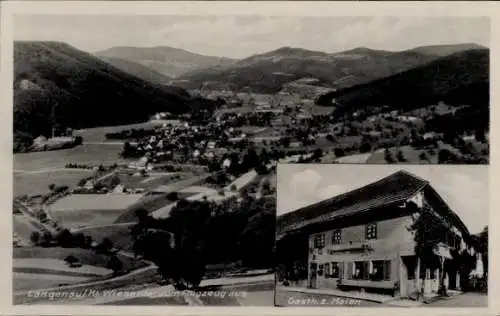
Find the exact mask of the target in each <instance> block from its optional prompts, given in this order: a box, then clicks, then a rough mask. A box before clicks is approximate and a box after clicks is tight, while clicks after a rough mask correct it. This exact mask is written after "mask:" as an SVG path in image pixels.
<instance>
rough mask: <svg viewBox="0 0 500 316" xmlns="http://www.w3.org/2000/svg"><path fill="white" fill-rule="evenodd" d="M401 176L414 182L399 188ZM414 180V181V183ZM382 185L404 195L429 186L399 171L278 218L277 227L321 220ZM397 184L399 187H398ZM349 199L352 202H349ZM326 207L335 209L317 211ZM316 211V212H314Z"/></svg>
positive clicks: (407, 173)
mask: <svg viewBox="0 0 500 316" xmlns="http://www.w3.org/2000/svg"><path fill="white" fill-rule="evenodd" d="M401 176H403V181H404V179H406V180H408V179H411V180H414V181H411V180H410V181H406V182H407V183H408V185H405V186H401V185H400V183H399V181H401V178H402V177H401ZM415 180H416V181H415ZM384 183H386V184H392V190H391V192H392V193H395V192H397V191H401V190H403V191H405V190H407V191H408V192H406V195H408V194H410V195H412V194H415V193H416V192H418V191H419V190H421V189H422V188H424V187H425V186H427V185H429V181H427V180H424V179H422V178H420V177H418V176H416V175H414V174H412V173H410V172H408V171H406V170H399V171H397V172H394V173H392V174H390V175H388V176H385V177H383V178H380V179H379V180H376V181H373V182H371V183H368V184H366V185H364V186H361V187H358V188H357V189H354V190H351V191H348V192H345V193H342V194H339V195H336V196H334V197H331V198H328V199H324V200H322V201H319V202H316V203H313V204H311V205H308V206H305V207H302V208H300V209H298V210H295V211H292V212H289V213H286V214H283V215H281V216H279V217H278V222H281V223H279V224H278V225H284V226H288V225H293V226H295V224H296V223H294V222H296V221H311V220H314V219H315V218H321V217H324V216H325V215H326V214H328V213H334V212H336V211H338V210H340V209H342V208H346V207H349V206H350V205H351V204H356V203H359V202H360V201H362V200H364V198H363V196H364V193H368V196H371V195H372V194H369V192H370V190H372V189H374V190H375V191H380V190H383V189H382V187H383V186H384ZM394 184H396V187H394ZM398 184H399V186H398ZM373 198H374V197H369V199H373ZM350 199H351V200H352V201H350ZM356 199H359V201H357V202H356ZM328 205H330V206H332V207H335V208H336V209H335V210H334V209H333V208H331V210H325V211H324V212H322V211H321V210H320V211H317V210H318V209H321V208H322V206H324V207H325V209H326V208H328ZM315 210H316V211H315Z"/></svg>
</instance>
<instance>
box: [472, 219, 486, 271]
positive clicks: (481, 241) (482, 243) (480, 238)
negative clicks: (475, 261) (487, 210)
mask: <svg viewBox="0 0 500 316" xmlns="http://www.w3.org/2000/svg"><path fill="white" fill-rule="evenodd" d="M475 237H476V242H477V251H478V252H479V253H481V254H482V256H483V267H484V277H485V279H488V226H485V227H484V228H483V230H482V231H481V232H480V233H479V234H477V235H476V236H475Z"/></svg>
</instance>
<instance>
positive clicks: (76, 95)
mask: <svg viewBox="0 0 500 316" xmlns="http://www.w3.org/2000/svg"><path fill="white" fill-rule="evenodd" d="M202 101H203V100H199V99H196V100H193V98H192V97H191V96H190V95H189V94H188V93H187V92H186V91H185V90H183V89H181V88H176V87H170V86H165V85H160V84H155V83H152V82H149V81H146V80H143V79H140V78H138V77H136V76H133V75H131V74H129V73H127V72H124V71H122V70H119V69H117V68H115V67H113V66H111V65H110V64H108V63H106V62H104V61H103V60H101V59H99V58H97V57H94V56H93V55H91V54H89V53H86V52H83V51H81V50H78V49H76V48H74V47H72V46H70V45H68V44H66V43H60V42H15V43H14V131H15V132H16V133H22V134H23V137H37V136H38V135H40V134H45V135H47V134H49V133H50V130H51V127H52V126H53V125H56V126H63V127H72V128H86V127H94V126H107V125H121V124H128V123H135V122H142V121H145V120H147V119H148V117H149V116H150V115H151V114H153V113H156V112H159V111H168V112H172V113H185V112H188V111H190V110H191V108H192V107H193V106H196V107H200V106H205V105H206V106H211V104H210V102H208V101H207V103H206V104H204V102H202Z"/></svg>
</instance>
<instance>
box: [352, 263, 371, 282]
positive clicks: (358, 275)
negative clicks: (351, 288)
mask: <svg viewBox="0 0 500 316" xmlns="http://www.w3.org/2000/svg"><path fill="white" fill-rule="evenodd" d="M368 264H369V263H368V261H356V262H354V274H353V276H352V278H353V279H354V280H367V279H368Z"/></svg>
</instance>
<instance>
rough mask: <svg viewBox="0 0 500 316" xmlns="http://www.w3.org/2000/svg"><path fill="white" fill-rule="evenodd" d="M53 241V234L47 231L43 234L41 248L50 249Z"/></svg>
mask: <svg viewBox="0 0 500 316" xmlns="http://www.w3.org/2000/svg"><path fill="white" fill-rule="evenodd" d="M52 240H53V237H52V234H51V233H50V232H48V231H46V232H44V233H43V234H42V237H41V238H40V246H42V247H49V246H50V245H51V244H52Z"/></svg>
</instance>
